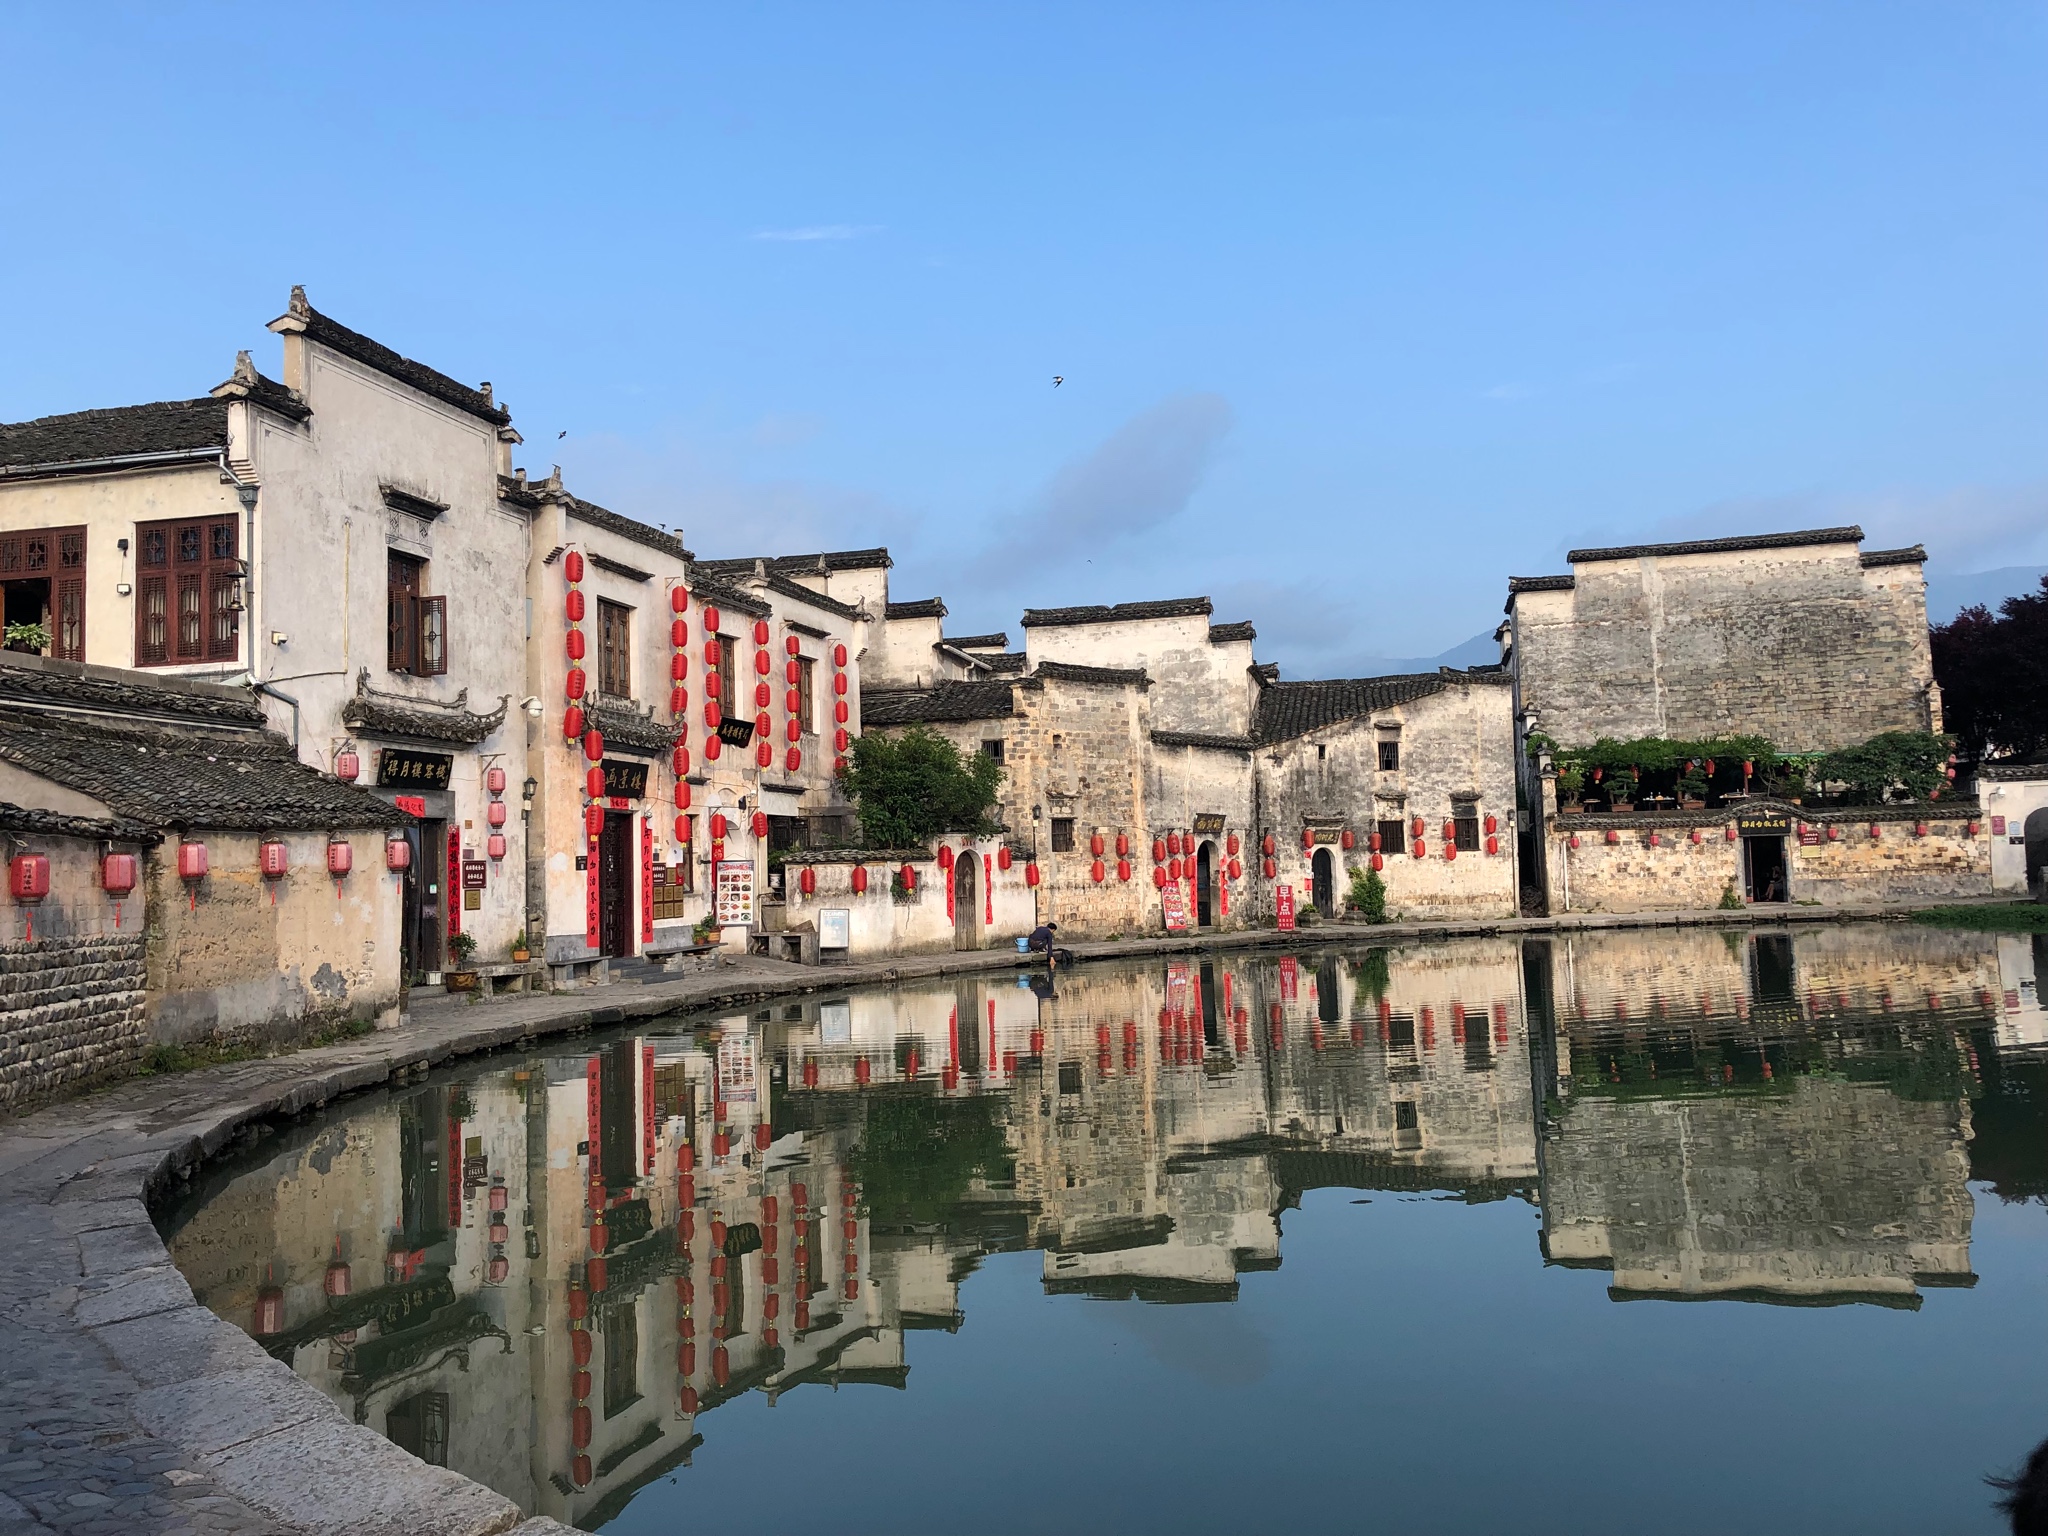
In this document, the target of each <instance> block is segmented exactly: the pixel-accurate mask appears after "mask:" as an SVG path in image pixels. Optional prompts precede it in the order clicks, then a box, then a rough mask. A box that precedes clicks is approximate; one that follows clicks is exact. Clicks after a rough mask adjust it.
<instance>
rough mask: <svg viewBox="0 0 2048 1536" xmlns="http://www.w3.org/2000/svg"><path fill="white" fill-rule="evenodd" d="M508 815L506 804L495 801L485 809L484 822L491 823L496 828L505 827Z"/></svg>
mask: <svg viewBox="0 0 2048 1536" xmlns="http://www.w3.org/2000/svg"><path fill="white" fill-rule="evenodd" d="M507 814H508V813H507V811H506V808H505V802H504V801H502V800H493V801H491V802H490V803H489V804H488V805H486V806H485V807H484V820H485V821H487V822H489V823H490V824H491V825H492V826H494V827H502V826H503V825H505V817H506V815H507Z"/></svg>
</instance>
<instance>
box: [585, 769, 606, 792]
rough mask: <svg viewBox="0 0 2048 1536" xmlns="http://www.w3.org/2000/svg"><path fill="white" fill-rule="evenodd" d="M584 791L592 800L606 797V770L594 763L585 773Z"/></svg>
mask: <svg viewBox="0 0 2048 1536" xmlns="http://www.w3.org/2000/svg"><path fill="white" fill-rule="evenodd" d="M583 793H584V794H585V795H587V796H588V797H589V798H590V799H592V800H602V799H604V797H605V796H604V770H603V769H602V768H600V767H597V766H596V765H595V764H593V765H592V766H591V767H590V768H589V770H588V771H586V772H585V773H584V775H583Z"/></svg>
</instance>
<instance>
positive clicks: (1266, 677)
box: [1251, 661, 1280, 685]
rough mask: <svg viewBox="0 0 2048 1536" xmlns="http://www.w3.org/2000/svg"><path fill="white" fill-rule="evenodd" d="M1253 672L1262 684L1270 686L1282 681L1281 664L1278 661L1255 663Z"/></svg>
mask: <svg viewBox="0 0 2048 1536" xmlns="http://www.w3.org/2000/svg"><path fill="white" fill-rule="evenodd" d="M1251 671H1252V676H1253V677H1255V678H1257V679H1258V680H1259V681H1260V682H1261V683H1265V684H1268V685H1270V684H1273V683H1277V682H1279V681H1280V663H1279V662H1277V661H1260V662H1254V663H1253V664H1252V669H1251Z"/></svg>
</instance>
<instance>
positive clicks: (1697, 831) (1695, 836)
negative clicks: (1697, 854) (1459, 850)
mask: <svg viewBox="0 0 2048 1536" xmlns="http://www.w3.org/2000/svg"><path fill="white" fill-rule="evenodd" d="M1692 840H1693V841H1694V842H1695V843H1697V842H1698V841H1699V840H1700V829H1699V828H1698V827H1694V828H1693V829H1692ZM1488 851H1489V852H1491V851H1492V850H1490V849H1489V850H1488Z"/></svg>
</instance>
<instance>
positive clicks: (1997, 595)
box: [1927, 565, 2048, 624]
mask: <svg viewBox="0 0 2048 1536" xmlns="http://www.w3.org/2000/svg"><path fill="white" fill-rule="evenodd" d="M2044 575H2048V570H2044V569H2043V568H2042V567H2040V566H2038V565H2007V566H2001V567H2000V568H1999V569H1997V570H1995V571H1971V572H1969V573H1967V574H1965V575H1961V576H1951V575H1947V574H1943V575H1939V576H1935V575H1930V576H1929V577H1928V578H1927V622H1928V623H1930V624H1946V623H1947V622H1948V621H1949V620H1950V619H1952V618H1954V617H1955V616H1956V615H1957V614H1959V613H1961V612H1962V611H1963V610H1964V609H1965V608H1970V607H1974V606H1975V605H1976V604H1978V603H1982V604H1983V605H1984V606H1985V607H1986V608H1989V609H1990V610H1991V611H1992V612H1993V613H1994V614H1995V613H1997V612H1998V605H1999V604H2000V603H2002V602H2004V601H2005V600H2006V599H2007V598H2008V597H2020V596H2023V595H2024V594H2026V593H2029V592H2038V591H2039V590H2040V589H2041V578H2042V577H2043V576H2044Z"/></svg>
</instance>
